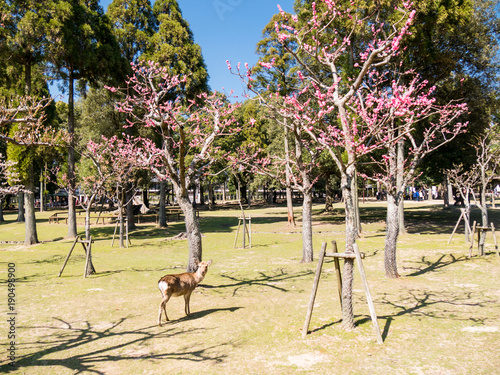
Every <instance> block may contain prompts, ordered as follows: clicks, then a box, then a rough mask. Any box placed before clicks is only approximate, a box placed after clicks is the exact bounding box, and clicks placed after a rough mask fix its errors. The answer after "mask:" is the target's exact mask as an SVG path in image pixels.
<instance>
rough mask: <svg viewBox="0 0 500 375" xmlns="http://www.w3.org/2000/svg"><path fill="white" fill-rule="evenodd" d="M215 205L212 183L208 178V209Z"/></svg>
mask: <svg viewBox="0 0 500 375" xmlns="http://www.w3.org/2000/svg"><path fill="white" fill-rule="evenodd" d="M214 206H215V194H214V185H213V184H212V181H210V179H208V209H209V210H210V211H212V210H213V209H214Z"/></svg>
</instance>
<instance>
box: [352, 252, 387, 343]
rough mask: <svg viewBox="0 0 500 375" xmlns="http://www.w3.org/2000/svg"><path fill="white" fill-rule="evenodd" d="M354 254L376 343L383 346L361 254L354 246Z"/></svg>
mask: <svg viewBox="0 0 500 375" xmlns="http://www.w3.org/2000/svg"><path fill="white" fill-rule="evenodd" d="M353 247H354V253H355V254H356V261H357V263H358V268H359V274H360V276H361V281H362V282H363V287H364V289H365V293H366V300H367V302H368V309H369V310H370V316H371V318H372V323H373V327H374V328H375V334H376V335H377V342H378V343H379V344H383V343H384V340H383V339H382V335H381V334H380V328H379V326H378V321H377V314H376V313H375V305H374V304H373V300H372V296H371V293H370V288H369V287H368V280H366V275H365V269H364V267H363V261H362V260H361V254H360V253H359V250H358V245H357V244H354V245H353Z"/></svg>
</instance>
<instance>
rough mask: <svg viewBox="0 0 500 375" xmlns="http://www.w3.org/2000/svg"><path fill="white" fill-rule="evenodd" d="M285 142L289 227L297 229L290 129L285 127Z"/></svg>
mask: <svg viewBox="0 0 500 375" xmlns="http://www.w3.org/2000/svg"><path fill="white" fill-rule="evenodd" d="M284 140H285V161H286V164H285V179H286V180H285V182H286V209H287V213H288V226H290V227H292V228H295V226H296V224H295V216H294V214H293V196H292V188H291V176H290V175H291V173H290V146H289V144H288V128H287V126H286V118H285V126H284Z"/></svg>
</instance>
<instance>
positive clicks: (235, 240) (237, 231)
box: [233, 219, 241, 249]
mask: <svg viewBox="0 0 500 375" xmlns="http://www.w3.org/2000/svg"><path fill="white" fill-rule="evenodd" d="M240 224H241V220H240V219H238V229H237V230H236V237H235V239H234V245H233V249H236V242H237V241H238V235H239V234H240Z"/></svg>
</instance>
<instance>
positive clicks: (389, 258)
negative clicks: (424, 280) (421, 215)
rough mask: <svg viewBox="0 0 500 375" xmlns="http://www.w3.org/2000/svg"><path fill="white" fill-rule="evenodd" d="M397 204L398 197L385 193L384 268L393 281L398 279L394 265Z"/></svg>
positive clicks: (397, 223)
mask: <svg viewBox="0 0 500 375" xmlns="http://www.w3.org/2000/svg"><path fill="white" fill-rule="evenodd" d="M398 211H399V202H398V197H397V196H394V194H392V193H391V192H387V219H386V222H387V228H386V235H385V248H384V266H385V275H386V276H387V277H388V278H391V279H395V278H398V277H399V274H398V268H397V263H396V250H397V243H398V236H399V213H398Z"/></svg>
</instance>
